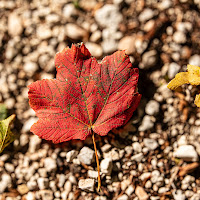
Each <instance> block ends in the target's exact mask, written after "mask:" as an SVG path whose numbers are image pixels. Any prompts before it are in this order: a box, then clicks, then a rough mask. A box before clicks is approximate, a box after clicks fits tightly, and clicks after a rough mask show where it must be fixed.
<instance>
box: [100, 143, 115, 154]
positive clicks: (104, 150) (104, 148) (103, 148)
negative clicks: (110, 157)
mask: <svg viewBox="0 0 200 200" xmlns="http://www.w3.org/2000/svg"><path fill="white" fill-rule="evenodd" d="M111 148H112V146H111V145H110V144H104V145H103V146H102V147H101V151H102V152H104V153H107V152H108V151H110V149H111Z"/></svg>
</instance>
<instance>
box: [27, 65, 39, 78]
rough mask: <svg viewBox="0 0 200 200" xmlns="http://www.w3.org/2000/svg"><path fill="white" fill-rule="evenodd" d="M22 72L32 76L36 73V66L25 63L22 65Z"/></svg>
mask: <svg viewBox="0 0 200 200" xmlns="http://www.w3.org/2000/svg"><path fill="white" fill-rule="evenodd" d="M23 67H24V71H25V72H26V74H27V76H30V77H31V76H33V75H34V74H35V73H36V71H37V70H38V69H39V67H38V65H37V64H36V63H34V62H26V63H25V64H24V65H23Z"/></svg>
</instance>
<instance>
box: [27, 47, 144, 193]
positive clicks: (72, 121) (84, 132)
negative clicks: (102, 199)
mask: <svg viewBox="0 0 200 200" xmlns="http://www.w3.org/2000/svg"><path fill="white" fill-rule="evenodd" d="M55 65H56V69H57V75H56V79H49V80H48V79H44V80H41V81H36V82H34V83H32V84H31V85H29V93H28V96H29V103H30V106H31V107H32V108H33V110H35V112H36V115H37V116H38V118H39V120H38V122H37V123H35V124H33V126H32V127H31V131H32V132H33V133H34V134H36V135H38V136H39V137H41V138H43V139H46V140H52V141H53V142H54V143H60V142H64V141H68V140H71V139H81V140H84V139H86V137H87V136H89V135H91V134H92V140H93V143H94V149H95V155H96V161H97V168H98V189H97V190H98V191H99V189H100V186H101V180H100V169H99V160H98V155H97V149H96V143H95V138H94V133H96V134H98V135H100V136H104V135H107V133H108V132H109V131H110V130H112V129H113V128H117V127H119V126H122V125H125V124H126V123H127V122H128V120H129V119H130V118H131V116H132V114H133V112H134V110H135V109H136V108H137V106H138V104H139V102H140V99H141V95H140V94H139V93H138V92H137V82H138V77H139V74H138V69H136V68H133V67H132V64H131V62H130V59H129V57H128V56H127V55H126V54H125V51H117V52H116V53H114V54H113V55H111V56H107V57H105V58H104V59H103V60H102V62H101V63H98V62H97V60H96V59H95V58H94V57H91V54H90V52H89V51H88V49H87V48H86V47H85V45H84V44H81V45H80V46H76V45H72V48H71V49H70V48H65V49H64V50H63V51H62V52H60V53H57V54H56V57H55Z"/></svg>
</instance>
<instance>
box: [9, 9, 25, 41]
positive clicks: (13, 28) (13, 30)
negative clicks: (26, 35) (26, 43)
mask: <svg viewBox="0 0 200 200" xmlns="http://www.w3.org/2000/svg"><path fill="white" fill-rule="evenodd" d="M22 31H23V26H22V20H21V18H20V17H19V16H18V15H17V14H16V13H14V12H13V13H11V14H10V15H9V17H8V33H9V34H10V35H11V36H12V37H14V36H17V35H20V34H21V33H22Z"/></svg>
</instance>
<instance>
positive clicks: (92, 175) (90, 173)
mask: <svg viewBox="0 0 200 200" xmlns="http://www.w3.org/2000/svg"><path fill="white" fill-rule="evenodd" d="M88 177H90V178H97V177H98V171H94V170H88Z"/></svg>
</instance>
